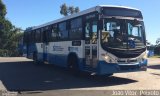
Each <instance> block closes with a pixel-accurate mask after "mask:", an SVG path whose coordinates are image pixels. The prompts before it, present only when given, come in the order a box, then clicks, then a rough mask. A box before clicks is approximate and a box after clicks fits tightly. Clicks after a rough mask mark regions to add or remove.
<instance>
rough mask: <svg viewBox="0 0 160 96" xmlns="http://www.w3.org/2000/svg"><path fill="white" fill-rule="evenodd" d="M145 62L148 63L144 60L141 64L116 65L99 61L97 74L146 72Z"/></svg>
mask: <svg viewBox="0 0 160 96" xmlns="http://www.w3.org/2000/svg"><path fill="white" fill-rule="evenodd" d="M147 62H148V61H147V59H145V60H144V61H143V62H139V63H135V64H117V63H107V62H105V61H99V63H98V68H97V71H98V72H97V74H98V75H106V74H112V73H123V72H136V71H146V70H147Z"/></svg>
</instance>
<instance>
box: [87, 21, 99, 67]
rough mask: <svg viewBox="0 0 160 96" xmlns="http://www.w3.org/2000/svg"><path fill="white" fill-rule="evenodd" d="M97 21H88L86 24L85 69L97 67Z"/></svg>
mask: <svg viewBox="0 0 160 96" xmlns="http://www.w3.org/2000/svg"><path fill="white" fill-rule="evenodd" d="M97 44H98V42H97V21H92V20H90V21H88V22H86V24H85V68H88V69H95V68H96V67H97V60H98V59H97V58H98V55H97V54H98V53H97V48H98V47H97Z"/></svg>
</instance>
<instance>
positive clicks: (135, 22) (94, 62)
mask: <svg viewBox="0 0 160 96" xmlns="http://www.w3.org/2000/svg"><path fill="white" fill-rule="evenodd" d="M24 49H25V50H26V51H25V52H26V53H25V54H26V56H27V58H29V59H33V60H34V61H35V62H36V63H37V64H40V63H39V62H43V64H54V65H56V66H60V67H65V68H68V69H69V70H70V71H71V72H79V71H82V72H89V73H91V74H95V75H112V74H113V73H123V72H137V71H146V69H147V52H146V35H145V27H144V22H143V16H142V13H141V11H140V10H139V9H136V8H131V7H125V6H111V5H99V6H95V7H93V8H90V9H87V10H84V11H81V12H79V13H75V14H73V15H69V16H66V17H63V18H61V19H58V20H54V21H51V22H48V23H45V24H42V25H39V26H34V27H29V28H27V29H26V30H25V32H24Z"/></svg>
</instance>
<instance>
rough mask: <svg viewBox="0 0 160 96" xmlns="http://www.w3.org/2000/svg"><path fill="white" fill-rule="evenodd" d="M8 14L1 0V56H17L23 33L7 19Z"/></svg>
mask: <svg viewBox="0 0 160 96" xmlns="http://www.w3.org/2000/svg"><path fill="white" fill-rule="evenodd" d="M6 14H7V12H6V6H5V5H4V4H3V2H2V0H0V56H17V55H18V50H17V49H18V42H19V40H20V38H22V34H23V33H22V32H21V29H20V28H16V27H15V26H13V25H12V23H11V22H10V21H9V20H7V19H6V18H5V16H6Z"/></svg>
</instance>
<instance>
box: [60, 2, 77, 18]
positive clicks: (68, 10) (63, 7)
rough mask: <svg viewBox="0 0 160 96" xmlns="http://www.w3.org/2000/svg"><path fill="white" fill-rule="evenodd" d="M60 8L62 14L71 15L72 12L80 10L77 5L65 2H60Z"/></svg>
mask: <svg viewBox="0 0 160 96" xmlns="http://www.w3.org/2000/svg"><path fill="white" fill-rule="evenodd" d="M60 8H61V10H60V13H61V15H64V16H67V15H72V14H74V13H78V12H80V9H79V7H74V6H67V5H66V3H64V4H62V5H61V6H60Z"/></svg>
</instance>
